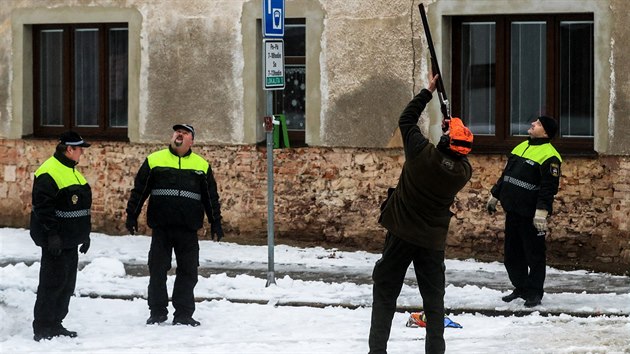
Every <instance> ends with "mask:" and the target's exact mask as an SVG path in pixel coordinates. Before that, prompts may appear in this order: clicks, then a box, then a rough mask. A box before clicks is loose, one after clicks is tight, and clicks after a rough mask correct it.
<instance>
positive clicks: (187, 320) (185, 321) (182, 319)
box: [173, 316, 201, 327]
mask: <svg viewBox="0 0 630 354" xmlns="http://www.w3.org/2000/svg"><path fill="white" fill-rule="evenodd" d="M173 325H186V326H193V327H197V326H199V325H201V322H199V321H196V320H195V319H193V318H192V317H190V316H178V317H175V318H174V319H173Z"/></svg>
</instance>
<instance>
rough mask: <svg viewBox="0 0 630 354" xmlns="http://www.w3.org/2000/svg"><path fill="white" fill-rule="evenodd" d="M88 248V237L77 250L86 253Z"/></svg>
mask: <svg viewBox="0 0 630 354" xmlns="http://www.w3.org/2000/svg"><path fill="white" fill-rule="evenodd" d="M89 249H90V238H89V237H88V240H87V241H86V242H83V244H82V245H81V247H79V252H81V253H83V254H86V253H87V251H88V250H89Z"/></svg>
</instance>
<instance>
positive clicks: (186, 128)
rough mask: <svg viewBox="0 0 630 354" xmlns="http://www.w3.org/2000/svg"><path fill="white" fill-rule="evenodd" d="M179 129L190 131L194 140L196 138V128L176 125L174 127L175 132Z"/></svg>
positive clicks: (187, 125)
mask: <svg viewBox="0 0 630 354" xmlns="http://www.w3.org/2000/svg"><path fill="white" fill-rule="evenodd" d="M177 129H184V130H188V131H189V132H191V133H192V137H193V139H194V138H195V128H193V126H192V125H190V124H175V125H174V126H173V130H177Z"/></svg>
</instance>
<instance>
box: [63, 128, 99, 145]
mask: <svg viewBox="0 0 630 354" xmlns="http://www.w3.org/2000/svg"><path fill="white" fill-rule="evenodd" d="M59 143H61V144H64V145H67V146H81V147H90V145H91V144H88V143H87V142H85V140H83V138H82V137H81V135H79V134H78V133H77V132H73V131H71V130H70V131H67V132H65V133H63V134H61V136H60V137H59Z"/></svg>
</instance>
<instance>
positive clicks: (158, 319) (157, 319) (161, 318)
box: [147, 315, 168, 325]
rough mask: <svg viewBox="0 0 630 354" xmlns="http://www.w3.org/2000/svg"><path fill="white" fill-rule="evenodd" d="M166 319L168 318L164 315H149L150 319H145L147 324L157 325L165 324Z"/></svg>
mask: <svg viewBox="0 0 630 354" xmlns="http://www.w3.org/2000/svg"><path fill="white" fill-rule="evenodd" d="M167 319H168V317H167V316H166V315H151V317H149V318H148V319H147V324H148V325H152V324H159V323H162V322H166V320H167Z"/></svg>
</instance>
